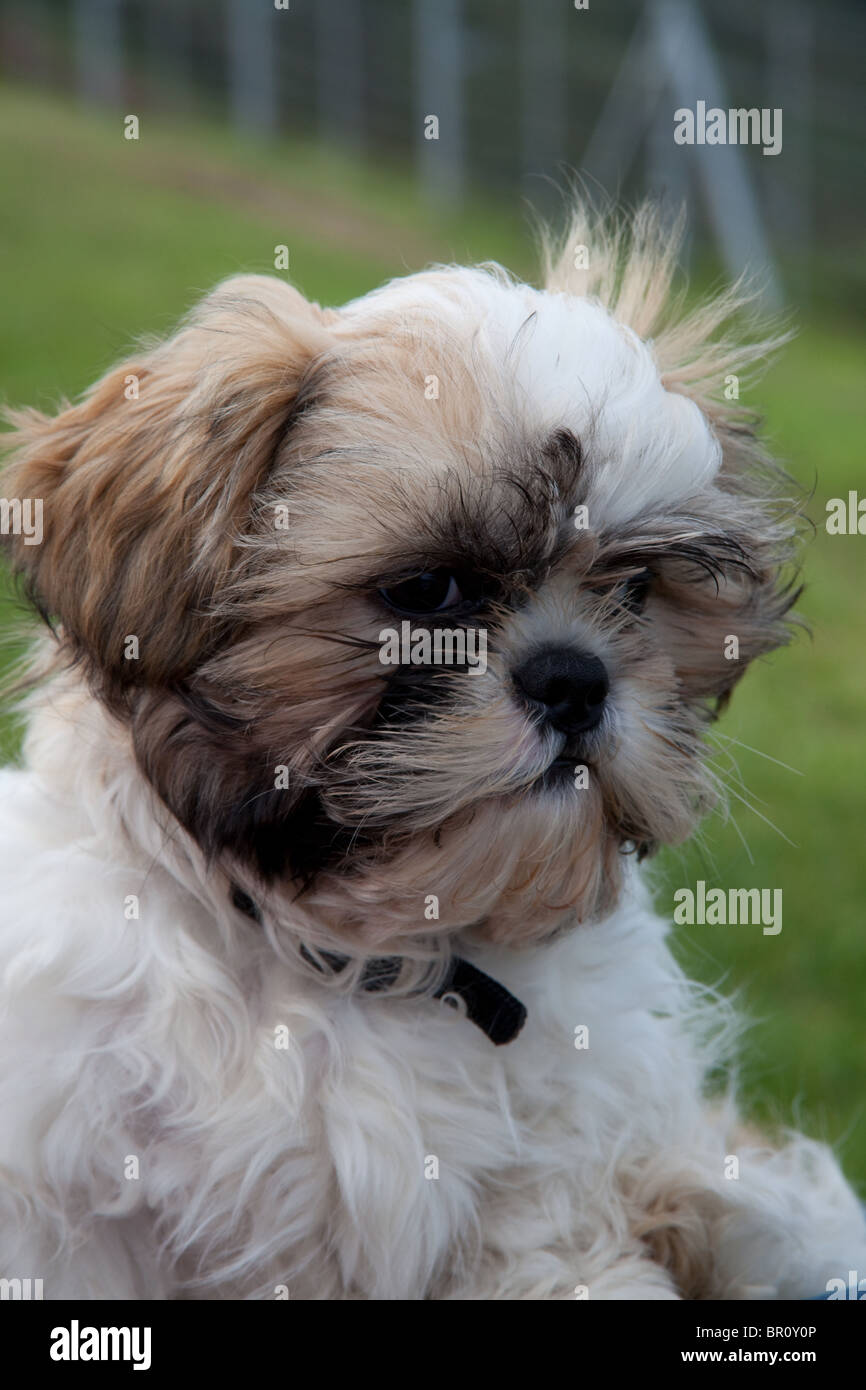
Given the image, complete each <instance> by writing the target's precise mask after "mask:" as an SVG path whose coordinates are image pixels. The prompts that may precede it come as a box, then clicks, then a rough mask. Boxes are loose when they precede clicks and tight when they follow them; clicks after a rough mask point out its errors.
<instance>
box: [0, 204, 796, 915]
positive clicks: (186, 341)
mask: <svg viewBox="0 0 866 1390" xmlns="http://www.w3.org/2000/svg"><path fill="white" fill-rule="evenodd" d="M575 247H577V248H578V249H577V251H576V252H575ZM584 247H585V248H586V251H584V250H583V248H584ZM587 254H588V267H586V268H585V267H584V265H583V262H584V260H585V259H586V256H587ZM671 271H672V249H671V247H670V245H669V244H668V245H667V248H666V243H665V240H664V237H663V235H662V233H661V232H660V230H659V228H658V225H657V224H656V222H655V221H654V219H653V217H652V216H651V214H648V213H643V214H641V215H639V217H638V219H637V220H636V223H635V224H634V225H633V226H632V228H631V232H630V235H629V236H628V237H627V238H623V236H622V235H621V234H619V233H616V232H614V233H611V232H610V231H609V230H608V231H605V229H604V228H602V227H598V226H596V227H589V226H581V225H579V224H576V225H575V227H574V228H573V230H572V233H571V235H570V237H569V238H568V240H567V243H566V245H565V248H564V251H563V254H562V255H561V256H560V257H559V258H558V259H556V260H554V261H551V265H550V267H549V274H548V287H547V289H545V290H544V291H538V290H534V289H531V288H529V287H527V286H526V285H522V284H515V283H513V282H511V281H510V280H509V279H508V278H507V277H506V276H505V275H504V274H503V273H502V272H501V271H499V270H498V269H497V268H495V267H493V268H481V269H459V268H444V269H437V270H432V271H429V272H425V273H423V274H420V275H414V276H409V277H408V278H406V279H403V280H398V281H395V282H393V283H391V284H390V285H387V286H386V287H385V288H384V289H381V290H379V291H377V292H376V293H374V294H371V295H369V296H367V297H366V298H364V299H361V300H358V301H356V302H354V303H352V304H349V305H348V306H346V307H345V308H344V309H342V310H339V311H323V310H321V309H319V308H318V307H317V306H315V305H313V304H310V303H308V302H307V301H306V300H305V299H303V298H302V296H301V295H300V294H298V293H297V292H296V291H295V290H293V289H290V288H289V287H288V286H286V285H285V284H283V283H282V282H280V281H279V280H277V279H272V278H268V277H258V276H248V277H239V278H236V279H233V280H230V281H228V282H227V283H226V284H224V285H222V286H220V287H219V288H218V289H217V290H216V291H214V293H212V294H211V295H209V296H208V297H207V298H206V299H205V300H204V302H203V303H202V304H201V305H200V306H199V307H198V308H197V309H196V310H195V312H194V313H193V314H192V316H191V318H190V319H189V320H188V322H187V323H186V324H185V325H184V326H183V327H182V328H181V329H180V331H179V332H178V333H177V334H176V335H175V336H174V337H172V338H170V339H169V340H167V341H166V342H164V343H162V344H161V345H158V346H156V347H151V348H149V349H148V350H147V351H144V352H143V353H142V354H141V355H139V356H136V357H133V358H130V359H129V360H128V361H126V362H125V363H123V364H122V365H121V366H119V367H118V368H116V369H115V370H113V371H112V372H110V373H109V374H108V375H107V376H106V377H104V378H103V379H102V380H101V381H100V382H99V383H98V384H97V385H96V386H95V387H94V388H93V389H92V390H91V392H90V393H89V394H88V395H87V397H86V398H85V399H84V401H83V402H82V403H81V404H79V405H76V406H74V407H71V408H69V409H66V410H64V411H63V412H62V413H61V414H59V415H58V416H57V417H56V418H54V419H48V418H45V417H44V416H41V415H38V414H36V413H28V414H23V415H19V416H17V417H16V420H15V423H16V424H17V427H18V431H19V444H18V449H17V452H16V453H15V455H14V456H13V459H12V463H11V465H10V469H9V471H8V472H7V475H6V483H5V490H6V493H7V496H11V495H15V496H18V497H22V498H24V497H30V498H40V499H42V500H43V504H44V528H45V534H44V539H43V541H42V544H41V545H38V546H28V545H26V544H25V543H24V542H23V540H22V538H20V537H13V538H12V546H13V551H14V560H15V563H16V565H17V566H18V567H19V568H20V569H23V570H25V571H26V573H27V575H28V577H29V581H30V584H31V587H32V590H33V592H34V594H35V596H36V600H37V602H38V603H39V605H40V606H41V608H42V610H43V611H44V612H45V613H46V614H48V615H50V616H52V617H55V618H57V619H58V620H59V627H58V635H59V641H60V645H61V651H62V653H63V654H65V655H66V656H67V657H69V658H72V659H74V660H76V661H78V662H80V663H81V664H82V665H83V666H84V668H85V669H86V671H87V673H88V676H89V678H90V680H91V682H92V684H93V688H94V690H95V691H96V692H97V694H98V695H99V697H100V698H101V699H102V700H104V701H105V702H106V703H107V705H108V706H109V707H110V708H111V709H112V711H114V713H115V714H116V715H117V716H118V717H120V718H121V719H123V720H124V721H126V722H127V723H128V726H129V729H130V733H131V740H132V746H133V748H134V750H135V756H136V758H137V760H138V763H139V765H140V767H141V769H142V771H143V772H144V774H145V776H146V777H147V778H148V779H149V781H150V782H151V784H152V785H153V787H154V788H155V789H156V790H157V792H158V793H159V795H160V797H161V798H162V800H163V801H164V803H165V804H166V805H167V806H168V807H169V808H170V810H171V812H172V813H173V814H174V816H175V817H176V818H177V819H178V820H179V821H180V823H181V824H182V825H183V826H184V827H185V829H186V830H187V831H188V832H189V833H190V834H191V835H192V836H193V837H194V839H195V840H196V841H197V842H198V843H199V845H200V846H201V847H202V848H203V849H204V851H205V852H206V853H207V854H208V855H209V856H211V857H213V858H215V859H217V860H219V861H220V862H221V864H222V865H223V866H224V867H225V868H226V869H227V871H228V872H229V874H230V875H231V876H232V877H233V878H234V879H236V880H237V881H239V882H240V883H242V884H243V885H244V887H245V888H246V889H247V890H248V891H249V892H250V893H251V894H252V895H254V896H257V895H260V894H262V893H264V894H270V895H286V896H291V895H295V894H297V893H298V892H299V890H301V891H303V893H304V894H305V898H304V901H305V903H306V905H307V907H308V909H309V910H310V911H313V912H318V913H319V914H320V916H321V918H322V920H325V921H327V922H328V923H329V924H330V925H332V926H335V927H337V928H338V929H339V930H341V931H343V932H346V933H350V932H355V933H356V934H359V935H360V936H361V938H362V939H363V940H364V941H367V942H373V941H377V940H382V939H385V938H387V937H389V936H393V935H395V934H401V935H405V934H407V933H411V932H412V931H413V930H418V931H430V930H431V928H432V929H434V930H435V929H437V926H438V929H445V928H454V927H457V926H463V925H468V924H470V923H483V924H485V926H484V929H485V930H487V931H488V932H489V933H490V934H491V935H492V936H494V937H496V938H497V939H501V940H508V941H523V940H528V939H533V938H535V937H538V936H539V935H541V934H545V933H548V932H550V931H552V930H554V929H555V928H556V927H557V926H558V925H559V924H561V923H562V922H563V921H565V920H572V921H573V920H575V919H577V920H584V919H587V918H590V917H592V916H594V915H598V914H599V913H600V912H602V911H604V910H605V908H606V907H607V906H609V905H610V903H611V902H612V901H613V899H614V898H615V895H616V892H617V888H618V883H619V877H620V870H621V865H622V854H623V852H627V851H630V850H634V851H636V852H638V853H644V852H646V851H648V850H650V849H652V848H653V847H654V846H655V845H657V844H659V843H670V842H674V841H678V840H681V839H682V838H683V837H685V836H686V835H687V834H688V833H689V831H690V830H691V828H692V827H693V825H694V822H695V819H696V817H697V816H698V815H699V814H700V813H701V811H702V810H703V809H704V808H705V806H706V804H707V802H708V799H709V796H710V793H711V787H712V779H711V778H710V777H709V776H708V774H707V770H706V759H705V756H704V751H703V747H702V736H701V735H702V729H703V728H704V725H705V723H706V720H707V718H708V716H709V715H710V714H711V713H712V712H713V710H714V709H715V708H716V707H717V706H718V704H719V703H720V702H722V701H724V700H725V698H726V697H727V696H728V694H729V692H730V691H731V689H732V687H733V685H734V684H735V682H736V681H737V680H738V679H739V677H740V675H741V674H742V672H743V670H744V669H745V667H746V665H747V664H748V662H749V661H751V660H752V659H753V658H754V657H755V656H757V655H759V654H761V653H763V652H767V651H768V650H770V649H771V648H773V647H775V646H776V645H777V644H778V643H780V642H781V641H783V640H784V639H785V635H786V629H785V622H784V618H785V614H786V612H787V610H788V608H789V606H790V602H791V593H790V589H789V588H787V587H786V586H785V585H784V584H783V583H782V582H780V577H779V576H780V567H781V566H782V564H783V563H784V562H785V561H786V559H787V558H788V544H789V539H790V534H791V527H790V525H788V524H787V523H786V522H785V520H784V518H783V517H782V516H780V513H779V509H778V508H777V507H775V506H773V505H771V504H770V503H769V501H768V500H767V497H766V496H765V495H762V491H764V489H763V485H762V484H760V483H759V484H758V485H757V486H756V484H755V479H756V477H757V476H758V473H756V469H757V468H758V466H759V465H760V462H761V455H760V449H759V446H758V445H757V444H756V441H755V438H754V432H753V428H752V421H751V418H750V416H749V414H748V412H746V411H745V410H744V409H742V407H741V406H740V404H739V402H738V400H737V399H726V396H727V397H734V396H736V380H735V377H736V374H737V373H739V372H740V371H741V370H742V363H743V361H748V360H749V359H750V358H751V359H754V358H756V357H757V356H759V355H760V354H761V353H762V351H763V350H764V345H758V346H757V347H754V346H753V347H752V348H751V349H747V350H746V352H745V357H742V356H741V357H738V356H737V354H736V353H735V352H734V351H733V350H732V349H731V348H730V345H728V344H726V343H725V341H724V340H721V341H720V340H719V335H718V331H717V330H718V329H719V326H720V324H721V323H723V322H724V320H725V319H726V317H727V315H728V313H729V311H730V309H731V307H732V304H731V301H730V300H728V299H723V300H721V301H716V302H714V303H713V304H711V305H710V306H709V307H706V308H704V309H702V310H701V311H699V312H697V313H692V314H691V315H685V316H680V317H679V318H676V316H674V317H673V318H672V317H671V312H670V311H671V296H670V279H671ZM740 384H741V385H742V384H743V383H742V382H741V383H740ZM437 631H438V632H440V633H441V632H442V631H447V632H448V633H449V634H451V635H450V636H448V637H447V638H446V639H442V641H441V642H438V643H437V641H435V640H434V637H435V633H436V632H437ZM425 633H427V634H430V635H431V636H430V638H429V640H428V639H427V638H426V637H425ZM464 636H465V637H466V638H467V639H468V646H467V648H466V650H465V651H464V650H463V649H462V647H461V643H462V641H463V639H464ZM482 656H483V659H482ZM449 658H450V660H449ZM461 658H463V659H462V660H461ZM433 896H435V898H436V899H437V900H438V917H437V916H436V911H437V909H436V908H434V909H433V910H432V911H431V910H430V907H429V902H430V899H431V897H433ZM425 905H426V906H425ZM431 918H432V919H433V920H431Z"/></svg>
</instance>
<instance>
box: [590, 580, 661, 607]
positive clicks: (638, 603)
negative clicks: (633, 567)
mask: <svg viewBox="0 0 866 1390" xmlns="http://www.w3.org/2000/svg"><path fill="white" fill-rule="evenodd" d="M652 582H653V573H652V571H651V570H648V569H642V570H637V571H636V572H635V573H634V574H630V575H629V576H628V578H626V579H615V578H611V579H608V580H606V581H600V582H599V583H597V584H592V585H590V586H589V587H590V588H591V590H592V592H593V593H595V594H598V595H599V596H600V597H601V598H607V599H610V598H613V599H614V600H615V601H616V602H617V603H618V604H619V605H620V607H621V608H625V609H627V610H628V612H629V613H635V614H638V613H642V612H643V609H644V605H645V604H646V601H647V597H648V595H649V591H650V588H651V586H652Z"/></svg>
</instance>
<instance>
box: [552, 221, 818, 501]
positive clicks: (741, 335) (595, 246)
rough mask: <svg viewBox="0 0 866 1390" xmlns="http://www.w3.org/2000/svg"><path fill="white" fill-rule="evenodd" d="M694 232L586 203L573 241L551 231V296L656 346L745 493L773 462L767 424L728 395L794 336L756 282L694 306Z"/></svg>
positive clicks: (743, 281)
mask: <svg viewBox="0 0 866 1390" xmlns="http://www.w3.org/2000/svg"><path fill="white" fill-rule="evenodd" d="M685 228H686V218H685V211H684V209H680V211H679V212H678V213H677V214H676V215H675V216H673V217H669V216H666V215H665V214H664V212H663V210H662V208H661V207H660V206H659V205H658V204H657V203H654V202H652V201H645V202H643V203H641V204H639V205H638V207H637V208H636V209H635V210H634V211H633V212H631V213H630V214H628V213H627V214H623V213H617V212H613V211H610V210H609V209H607V208H604V207H601V208H596V207H594V206H593V205H592V204H591V203H590V202H589V201H588V200H586V199H579V200H578V201H577V203H576V205H575V206H574V208H573V210H572V213H571V216H570V219H569V223H568V226H567V228H566V231H565V232H564V233H563V234H561V235H560V236H558V237H557V236H554V235H552V234H551V233H550V232H548V231H546V230H545V229H542V230H541V233H540V236H541V249H542V265H543V271H544V281H545V288H546V289H548V290H550V291H552V292H553V293H560V294H568V295H576V296H579V297H582V298H588V299H594V300H596V301H597V302H598V303H599V304H601V305H602V306H603V307H604V308H605V309H607V311H608V312H609V313H610V314H611V315H612V316H613V318H615V319H616V320H617V322H619V323H622V324H623V325H624V326H625V327H627V328H629V329H631V330H632V332H634V333H635V334H637V336H638V337H639V338H641V339H643V340H644V341H645V342H646V343H647V345H648V346H649V347H650V349H651V351H652V353H653V357H654V359H655V362H656V364H657V366H658V369H659V373H660V376H661V381H662V385H663V386H664V387H665V390H667V391H673V392H676V393H677V394H680V395H684V396H688V397H689V399H690V400H693V401H694V402H695V404H696V405H697V406H698V407H699V408H700V409H701V411H702V412H703V414H704V415H705V416H706V418H707V419H708V420H709V422H710V424H711V426H712V428H713V430H714V432H715V434H716V436H717V438H718V440H719V443H720V445H721V448H722V474H721V478H720V482H721V485H722V486H724V484H725V482H726V480H727V479H728V478H731V477H735V478H736V479H737V485H738V487H742V486H743V484H744V482H746V481H747V480H746V476H745V475H747V474H748V472H749V471H753V470H755V469H756V468H757V469H758V470H759V471H761V472H763V471H764V470H765V469H766V468H767V466H768V465H769V462H770V461H769V459H768V456H767V454H766V452H765V450H764V447H763V445H762V443H761V440H760V438H759V436H758V427H759V425H760V423H761V421H760V417H759V415H758V414H757V412H756V411H755V410H754V409H753V408H751V407H750V406H749V405H748V404H746V402H745V401H744V400H743V399H742V393H741V394H740V396H739V397H734V396H733V394H732V393H730V392H729V393H728V396H726V395H725V386H726V379H727V380H730V378H731V377H732V376H735V377H736V378H737V381H738V384H739V387H740V388H742V387H743V386H744V385H747V384H748V383H750V382H752V381H754V380H755V378H756V377H757V376H759V375H760V374H761V372H762V371H763V370H764V369H765V368H766V367H767V366H768V365H769V363H770V362H771V360H772V358H773V357H774V355H775V354H776V353H777V352H778V351H779V349H780V348H782V347H783V346H784V345H785V344H786V343H787V342H789V341H790V340H791V338H792V337H793V336H794V333H793V330H792V328H791V327H790V325H789V324H787V323H785V322H784V321H782V320H780V319H779V318H778V317H776V318H773V317H771V316H769V315H768V314H766V313H765V312H763V311H762V309H761V304H760V293H761V292H760V285H759V284H757V283H756V282H755V281H754V280H750V278H749V276H748V274H747V272H744V273H743V274H742V275H741V276H739V277H738V279H737V280H736V281H735V282H734V283H733V284H731V285H728V286H726V287H724V288H722V289H720V290H718V291H716V292H714V293H711V294H709V295H707V296H705V297H703V298H699V299H697V300H696V301H695V302H691V300H690V297H689V292H688V284H687V282H686V280H685V277H682V279H681V280H680V283H679V284H677V278H678V272H679V270H680V253H681V250H682V245H683V237H684V234H685ZM578 250H579V251H581V253H583V252H584V251H585V254H580V255H577V254H576V252H577V251H578ZM729 397H730V398H729Z"/></svg>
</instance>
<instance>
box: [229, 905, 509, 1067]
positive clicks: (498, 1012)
mask: <svg viewBox="0 0 866 1390" xmlns="http://www.w3.org/2000/svg"><path fill="white" fill-rule="evenodd" d="M231 898H232V903H233V905H234V906H235V907H236V908H237V910H238V912H242V913H243V914H244V916H245V917H250V918H252V920H253V921H254V922H261V920H262V914H261V909H260V908H259V907H258V905H257V904H256V903H255V902H253V899H252V898H251V897H250V896H249V894H248V893H245V892H244V891H243V889H242V888H239V887H238V886H237V884H232V890H231ZM301 954H302V955H303V957H304V959H305V960H306V961H307V962H308V963H309V964H310V965H312V966H314V967H315V968H316V970H318V971H320V972H321V973H325V971H327V970H331V971H333V973H334V974H339V973H340V971H341V970H345V968H346V966H347V965H348V964H349V957H348V956H341V955H338V954H337V953H336V952H335V951H320V952H319V953H318V956H314V955H312V953H311V952H310V951H308V950H307V948H306V947H305V946H302V947H301ZM402 965H403V961H402V958H401V957H400V956H374V957H373V958H372V959H371V960H369V961H367V964H366V965H365V966H364V973H363V974H362V976H361V989H362V990H364V992H365V993H366V994H378V993H380V992H381V991H382V990H386V989H388V987H389V986H390V985H392V984H394V982H395V981H396V979H397V977H398V975H399V974H400V970H401V968H402ZM455 994H456V995H457V996H458V997H459V998H460V999H462V1000H463V1003H464V1004H465V1005H466V1017H467V1018H468V1019H470V1020H471V1022H472V1023H474V1024H475V1026H476V1027H477V1028H480V1029H481V1031H482V1033H486V1034H487V1037H488V1038H489V1039H490V1041H491V1042H492V1043H494V1044H495V1045H496V1046H497V1047H501V1046H502V1044H503V1043H510V1042H512V1041H513V1039H514V1038H516V1037H517V1034H518V1033H519V1032H520V1030H521V1028H522V1027H523V1025H524V1023H525V1022H526V1008H525V1007H524V1005H523V1004H521V1002H520V1000H519V999H515V997H514V995H513V994H511V993H509V991H508V990H507V989H506V988H505V986H504V985H501V984H499V982H498V980H494V979H492V978H491V977H490V976H489V975H485V973H484V971H483V970H479V969H478V967H477V966H475V965H472V964H471V962H470V961H468V960H464V959H463V957H462V956H454V957H453V958H452V960H451V963H450V965H449V966H448V973H447V975H446V976H445V979H444V980H443V981H442V984H441V985H440V986H439V988H438V989H437V990H436V992H435V994H434V995H433V998H434V999H442V998H443V997H444V996H445V995H455Z"/></svg>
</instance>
